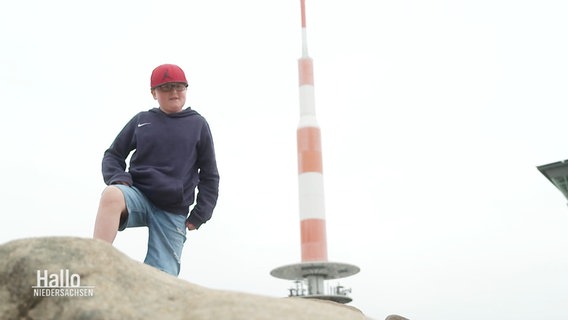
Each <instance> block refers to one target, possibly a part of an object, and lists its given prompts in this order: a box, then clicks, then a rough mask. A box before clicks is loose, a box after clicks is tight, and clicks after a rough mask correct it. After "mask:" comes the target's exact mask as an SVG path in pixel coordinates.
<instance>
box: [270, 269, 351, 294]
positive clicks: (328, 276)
mask: <svg viewBox="0 0 568 320" xmlns="http://www.w3.org/2000/svg"><path fill="white" fill-rule="evenodd" d="M359 270H360V269H359V267H357V266H354V265H351V264H347V263H339V262H327V261H321V262H320V261H314V262H302V263H297V264H291V265H286V266H282V267H279V268H276V269H274V270H272V271H271V272H270V274H271V275H272V276H273V277H275V278H280V279H285V280H293V281H294V282H295V284H296V287H295V288H291V289H289V291H290V294H289V296H290V297H300V298H309V299H321V300H329V301H334V302H338V303H344V304H345V303H349V302H351V301H352V299H351V298H350V297H349V296H348V295H347V293H349V292H351V289H345V288H344V287H343V286H340V285H339V284H338V285H336V286H331V287H327V288H326V287H324V281H326V280H333V279H341V278H346V277H349V276H351V275H354V274H356V273H358V272H359ZM306 287H307V289H306Z"/></svg>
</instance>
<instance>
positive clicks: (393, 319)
mask: <svg viewBox="0 0 568 320" xmlns="http://www.w3.org/2000/svg"><path fill="white" fill-rule="evenodd" d="M385 320H408V319H406V318H405V317H401V316H397V315H396V314H392V315H390V316H388V317H386V319H385Z"/></svg>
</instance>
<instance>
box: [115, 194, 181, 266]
mask: <svg viewBox="0 0 568 320" xmlns="http://www.w3.org/2000/svg"><path fill="white" fill-rule="evenodd" d="M113 186H114V187H117V188H119V189H120V191H122V194H123V195H124V201H125V202H126V209H127V211H128V216H127V218H126V219H125V220H124V221H121V223H120V225H119V227H118V230H119V231H122V230H124V229H126V228H134V227H148V251H147V253H146V258H145V259H144V263H145V264H148V265H151V266H153V267H156V268H158V269H160V270H162V271H165V272H167V273H169V274H171V275H174V276H176V277H177V276H178V274H179V271H180V259H181V252H182V249H183V245H184V243H185V239H186V238H185V235H186V226H185V219H186V217H185V216H184V215H180V214H174V213H170V212H167V211H164V210H162V209H160V208H158V207H156V206H155V205H154V204H153V203H151V202H150V200H148V198H146V196H144V195H143V194H142V192H140V190H138V189H137V188H135V187H129V186H125V185H120V184H117V185H113Z"/></svg>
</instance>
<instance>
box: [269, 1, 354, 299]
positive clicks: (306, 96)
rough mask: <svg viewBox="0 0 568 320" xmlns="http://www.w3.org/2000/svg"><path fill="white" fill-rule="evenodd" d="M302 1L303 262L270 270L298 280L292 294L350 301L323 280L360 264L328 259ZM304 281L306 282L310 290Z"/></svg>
mask: <svg viewBox="0 0 568 320" xmlns="http://www.w3.org/2000/svg"><path fill="white" fill-rule="evenodd" d="M300 3H301V12H302V57H301V58H300V59H298V72H299V84H300V123H299V125H298V129H297V144H298V189H299V204H300V228H301V247H302V262H301V263H299V264H293V265H287V266H283V267H280V268H277V269H274V270H272V272H271V274H272V275H273V276H274V277H277V278H281V279H287V280H295V281H296V283H297V285H298V287H296V288H295V289H290V295H293V296H301V297H306V298H319V299H326V300H333V301H337V302H342V303H347V302H350V301H351V298H349V297H347V294H346V293H347V291H346V290H343V289H342V287H340V286H337V287H334V288H333V289H332V290H326V288H325V287H324V280H330V279H338V278H344V277H347V276H350V275H353V274H355V273H357V272H359V268H358V267H356V266H353V265H349V264H345V263H336V262H328V260H327V236H326V223H325V203H324V188H323V170H322V169H323V165H322V163H323V162H322V148H321V133H320V128H319V126H318V123H317V119H316V109H315V95H314V73H313V60H312V59H311V58H310V57H309V55H308V42H307V32H306V10H305V0H300ZM303 282H306V283H305V284H306V285H307V292H305V290H304V284H303Z"/></svg>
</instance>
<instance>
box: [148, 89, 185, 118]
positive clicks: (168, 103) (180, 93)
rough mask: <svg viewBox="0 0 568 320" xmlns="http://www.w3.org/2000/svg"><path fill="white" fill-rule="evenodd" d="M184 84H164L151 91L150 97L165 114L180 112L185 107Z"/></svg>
mask: <svg viewBox="0 0 568 320" xmlns="http://www.w3.org/2000/svg"><path fill="white" fill-rule="evenodd" d="M186 92H187V85H186V84H185V83H176V82H172V83H166V84H164V85H161V86H159V87H156V88H155V89H153V90H152V96H154V99H155V100H157V101H158V104H159V105H160V109H161V110H162V111H164V112H165V113H176V112H180V111H181V110H182V109H183V106H184V105H185V94H186Z"/></svg>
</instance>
